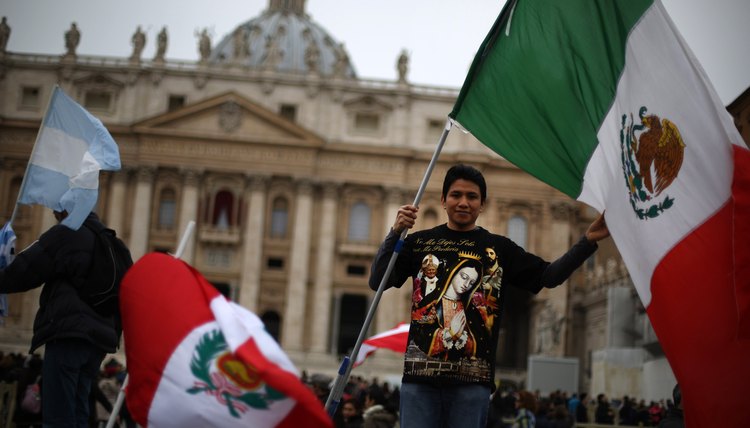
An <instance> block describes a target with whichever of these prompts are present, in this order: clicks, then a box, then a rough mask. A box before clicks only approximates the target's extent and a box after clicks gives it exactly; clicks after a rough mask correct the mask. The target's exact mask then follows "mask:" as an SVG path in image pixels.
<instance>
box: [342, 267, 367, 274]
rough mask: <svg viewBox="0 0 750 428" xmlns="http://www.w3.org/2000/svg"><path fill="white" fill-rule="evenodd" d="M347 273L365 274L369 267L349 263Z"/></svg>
mask: <svg viewBox="0 0 750 428" xmlns="http://www.w3.org/2000/svg"><path fill="white" fill-rule="evenodd" d="M346 274H347V275H349V276H365V275H366V274H367V268H366V267H364V266H362V265H347V266H346Z"/></svg>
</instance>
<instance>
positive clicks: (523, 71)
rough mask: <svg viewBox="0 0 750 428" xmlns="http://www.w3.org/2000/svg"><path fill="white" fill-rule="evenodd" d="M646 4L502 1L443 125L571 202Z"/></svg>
mask: <svg viewBox="0 0 750 428" xmlns="http://www.w3.org/2000/svg"><path fill="white" fill-rule="evenodd" d="M652 3H653V0H564V1H560V0H518V1H517V2H515V3H512V2H509V3H508V4H507V5H506V7H505V8H504V9H503V12H502V13H501V14H500V17H499V18H498V20H497V22H496V23H495V25H494V26H493V28H492V30H491V31H490V34H489V35H488V36H487V37H486V39H485V41H484V43H483V44H482V46H480V48H479V52H478V53H477V55H476V57H475V58H474V62H473V63H472V66H471V69H470V71H469V75H468V76H467V78H466V81H465V82H464V85H463V87H462V88H461V93H460V94H459V97H458V100H457V102H456V104H455V106H454V107H453V111H452V112H451V113H450V115H449V116H450V117H452V118H453V119H455V120H456V121H458V122H459V123H460V124H461V126H463V127H464V128H466V129H467V130H469V131H470V132H471V133H472V134H473V135H474V136H475V137H476V138H477V139H479V140H480V141H481V142H482V143H483V144H485V145H486V146H488V147H489V148H491V149H492V150H494V151H495V152H497V153H499V154H500V155H502V156H503V157H505V158H506V159H508V160H509V161H510V162H512V163H514V164H515V165H516V166H518V167H519V168H521V169H523V170H525V171H527V172H529V173H530V174H532V175H534V176H535V177H537V178H539V179H540V180H542V181H544V182H546V183H548V184H550V185H552V186H553V187H555V188H557V189H559V190H560V191H562V192H564V193H566V194H568V195H570V196H571V197H573V198H576V197H577V196H578V195H579V194H580V192H581V186H582V182H583V175H584V171H585V168H586V164H587V163H588V160H589V158H590V157H591V154H592V153H593V151H594V149H595V148H596V145H597V144H598V141H597V136H596V134H597V132H598V129H599V126H600V124H601V123H602V121H603V120H604V117H605V116H606V114H607V111H608V110H609V108H610V106H611V104H612V101H613V99H614V97H615V93H616V90H617V82H618V79H619V78H620V75H621V74H622V70H623V67H624V64H625V47H626V43H627V37H628V34H629V33H630V30H631V29H632V28H633V27H634V26H635V25H636V24H637V22H638V20H639V18H640V17H641V15H642V14H643V13H644V12H645V11H646V9H648V7H649V6H651V4H652Z"/></svg>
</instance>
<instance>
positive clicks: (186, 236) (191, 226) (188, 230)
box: [106, 220, 195, 428]
mask: <svg viewBox="0 0 750 428" xmlns="http://www.w3.org/2000/svg"><path fill="white" fill-rule="evenodd" d="M193 230H195V221H194V220H190V222H188V224H187V226H186V227H185V232H183V234H182V238H181V239H180V244H179V245H178V246H177V251H175V253H174V254H172V256H173V257H174V258H176V259H179V258H180V257H182V253H184V252H185V248H187V243H188V241H190V236H191V235H192V234H193ZM129 379H130V376H129V375H125V380H124V381H122V387H120V392H118V393H117V399H116V400H115V404H114V405H112V412H111V413H110V414H109V419H108V420H107V426H106V428H112V427H114V426H115V419H117V415H119V414H120V408H122V403H123V402H124V401H125V387H126V386H128V380H129Z"/></svg>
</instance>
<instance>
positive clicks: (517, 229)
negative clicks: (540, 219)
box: [508, 215, 528, 250]
mask: <svg viewBox="0 0 750 428" xmlns="http://www.w3.org/2000/svg"><path fill="white" fill-rule="evenodd" d="M527 236H528V226H527V224H526V219H525V218H523V217H521V216H518V215H514V216H513V217H511V218H510V220H508V238H510V240H511V241H513V242H515V243H516V244H518V246H520V247H521V248H523V249H524V250H525V249H526V244H527V242H526V241H527V239H526V237H527Z"/></svg>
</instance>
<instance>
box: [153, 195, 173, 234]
mask: <svg viewBox="0 0 750 428" xmlns="http://www.w3.org/2000/svg"><path fill="white" fill-rule="evenodd" d="M176 208H177V195H176V194H175V191H174V189H172V188H169V187H167V188H164V189H161V193H160V194H159V219H158V222H157V224H158V225H159V229H173V228H174V226H175V211H176Z"/></svg>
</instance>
